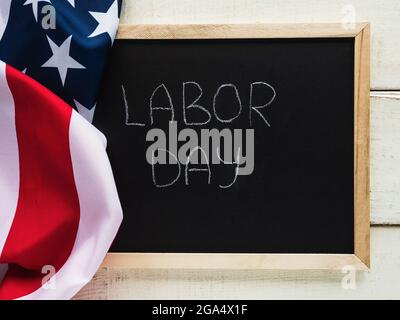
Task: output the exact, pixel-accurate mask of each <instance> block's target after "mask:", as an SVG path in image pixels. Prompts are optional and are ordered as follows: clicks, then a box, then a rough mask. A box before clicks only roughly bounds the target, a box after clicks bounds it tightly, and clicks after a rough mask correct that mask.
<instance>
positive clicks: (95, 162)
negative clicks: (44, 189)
mask: <svg viewBox="0 0 400 320" xmlns="http://www.w3.org/2000/svg"><path fill="white" fill-rule="evenodd" d="M105 147H106V140H105V137H104V135H103V134H102V133H101V132H100V131H98V130H97V129H96V128H95V127H94V126H92V125H91V124H90V123H89V122H88V121H86V120H85V119H84V118H83V117H82V116H81V115H79V114H78V113H77V112H75V111H73V112H72V116H71V124H70V148H71V159H72V165H73V170H74V178H75V184H76V188H77V192H78V197H79V203H80V221H79V228H78V233H77V237H76V240H75V244H74V247H73V249H72V252H71V255H70V257H69V259H68V260H67V262H66V263H65V264H64V266H63V267H62V268H61V269H60V270H59V271H58V272H57V273H56V275H55V287H54V290H53V289H46V288H44V287H41V288H39V289H38V290H36V291H35V292H33V293H32V294H29V295H27V296H25V297H23V298H22V299H69V298H71V297H73V296H74V295H75V294H76V293H77V292H78V291H79V290H80V289H81V288H82V287H83V286H84V285H85V284H86V283H87V282H89V281H90V280H91V279H92V277H93V276H94V274H95V273H96V271H97V269H98V268H99V267H100V265H101V263H102V261H103V259H104V256H105V253H106V252H107V251H108V249H109V247H110V246H111V243H112V241H113V240H114V237H115V235H116V232H117V231H118V228H119V225H120V224H121V221H122V209H121V205H120V202H119V198H118V194H117V189H116V186H115V182H114V177H113V174H112V170H111V166H110V163H109V161H108V157H107V154H106V151H105Z"/></svg>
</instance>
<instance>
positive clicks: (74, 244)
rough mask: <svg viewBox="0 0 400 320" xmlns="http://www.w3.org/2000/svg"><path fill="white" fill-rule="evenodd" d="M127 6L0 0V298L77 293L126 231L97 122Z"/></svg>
mask: <svg viewBox="0 0 400 320" xmlns="http://www.w3.org/2000/svg"><path fill="white" fill-rule="evenodd" d="M45 6H48V7H45ZM120 7H121V1H117V0H115V1H114V0H109V1H108V0H104V1H83V0H75V1H74V0H65V1H64V0H22V1H19V0H13V1H11V0H1V3H0V60H3V61H4V62H3V61H0V265H1V268H0V269H2V267H4V266H6V268H7V270H6V272H5V275H4V278H3V279H1V278H0V299H69V298H71V297H73V296H74V295H75V294H76V293H77V292H78V291H79V290H80V289H81V288H82V287H83V286H84V285H85V284H86V283H87V282H88V281H90V279H91V278H92V277H93V275H94V274H95V272H96V271H97V269H98V268H99V266H100V265H101V262H102V260H103V258H104V256H105V254H106V253H107V251H108V249H109V247H110V245H111V243H112V240H113V239H114V237H115V235H116V232H117V230H118V228H119V225H120V223H121V220H122V209H121V205H120V202H119V199H118V194H117V191H116V186H115V182H114V178H113V175H112V170H111V167H110V164H109V161H108V158H107V154H106V152H105V148H106V139H105V137H104V136H103V134H102V133H100V132H99V131H98V130H97V129H96V128H95V127H93V126H92V125H91V124H90V121H91V119H92V117H93V112H94V107H93V106H94V105H95V102H96V96H97V91H98V86H99V83H100V80H101V74H102V69H103V67H104V64H105V61H106V57H107V53H108V52H109V50H110V48H111V45H112V43H113V40H114V37H115V34H116V30H117V26H118V15H119V10H120ZM52 8H53V9H52ZM44 9H46V10H47V11H46V10H44ZM48 12H50V13H51V14H53V13H54V12H55V18H56V20H55V21H56V24H55V28H54V29H52V28H49V29H46V28H43V25H42V23H43V21H42V20H41V19H43V18H44V17H46V14H50V13H48ZM49 17H51V16H48V17H47V18H49ZM73 108H76V109H77V110H78V111H79V113H80V114H79V113H78V112H77V111H75V110H74V109H73ZM85 118H86V119H85ZM87 120H89V121H87ZM1 273H2V271H1V270H0V274H1Z"/></svg>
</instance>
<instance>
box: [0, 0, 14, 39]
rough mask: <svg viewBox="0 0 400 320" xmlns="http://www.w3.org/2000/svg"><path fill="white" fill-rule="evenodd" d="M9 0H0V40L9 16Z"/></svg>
mask: <svg viewBox="0 0 400 320" xmlns="http://www.w3.org/2000/svg"><path fill="white" fill-rule="evenodd" d="M10 7H11V0H1V3H0V40H1V38H3V34H4V31H5V30H6V27H7V23H8V17H9V16H10Z"/></svg>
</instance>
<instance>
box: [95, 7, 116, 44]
mask: <svg viewBox="0 0 400 320" xmlns="http://www.w3.org/2000/svg"><path fill="white" fill-rule="evenodd" d="M89 13H90V14H91V15H92V16H93V18H95V19H96V20H97V22H98V23H99V25H98V26H97V28H96V29H95V30H94V31H93V32H92V34H91V35H89V38H93V37H96V36H98V35H100V34H103V33H108V35H109V36H110V39H111V43H112V42H113V41H114V38H115V34H116V30H117V29H118V23H119V18H118V1H114V2H113V4H112V5H111V7H110V8H109V9H108V10H107V12H92V11H89Z"/></svg>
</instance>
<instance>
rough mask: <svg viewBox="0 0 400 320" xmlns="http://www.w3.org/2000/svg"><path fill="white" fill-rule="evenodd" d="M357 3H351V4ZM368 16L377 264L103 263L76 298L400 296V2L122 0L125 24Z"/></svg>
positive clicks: (333, 19)
mask: <svg viewBox="0 0 400 320" xmlns="http://www.w3.org/2000/svg"><path fill="white" fill-rule="evenodd" d="M349 4H352V5H353V7H351V6H349ZM352 16H355V19H356V20H357V21H370V22H371V33H372V83H371V87H372V91H371V96H372V101H371V102H372V105H371V151H372V155H371V206H372V212H371V213H372V224H373V227H372V234H371V241H372V242H371V250H372V255H371V256H372V258H371V259H372V268H371V271H369V272H362V273H358V274H357V277H356V285H357V287H356V289H355V290H353V289H347V290H346V289H343V288H342V286H341V282H342V278H343V274H342V273H341V272H326V271H325V272H322V271H307V272H304V271H297V272H296V271H290V272H288V271H279V272H277V271H245V270H243V271H212V270H210V271H195V270H178V271H177V270H175V271H174V270H132V269H131V270H130V269H102V270H99V272H98V273H97V275H96V276H95V278H94V279H93V280H92V282H91V283H90V284H88V285H87V286H86V288H84V289H83V290H82V291H81V292H80V293H79V294H78V295H77V296H76V298H77V299H308V298H317V299H329V298H337V299H355V298H365V299H394V298H397V299H399V298H400V1H399V0H352V1H347V0H346V1H343V0H335V1H331V0H287V1H275V0H202V1H198V0H124V5H123V8H122V18H121V22H122V23H133V24H136V23H137V24H140V23H142V24H164V23H172V24H174V23H191V24H193V23H285V22H288V23H290V22H343V21H348V19H349V18H351V17H352Z"/></svg>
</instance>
